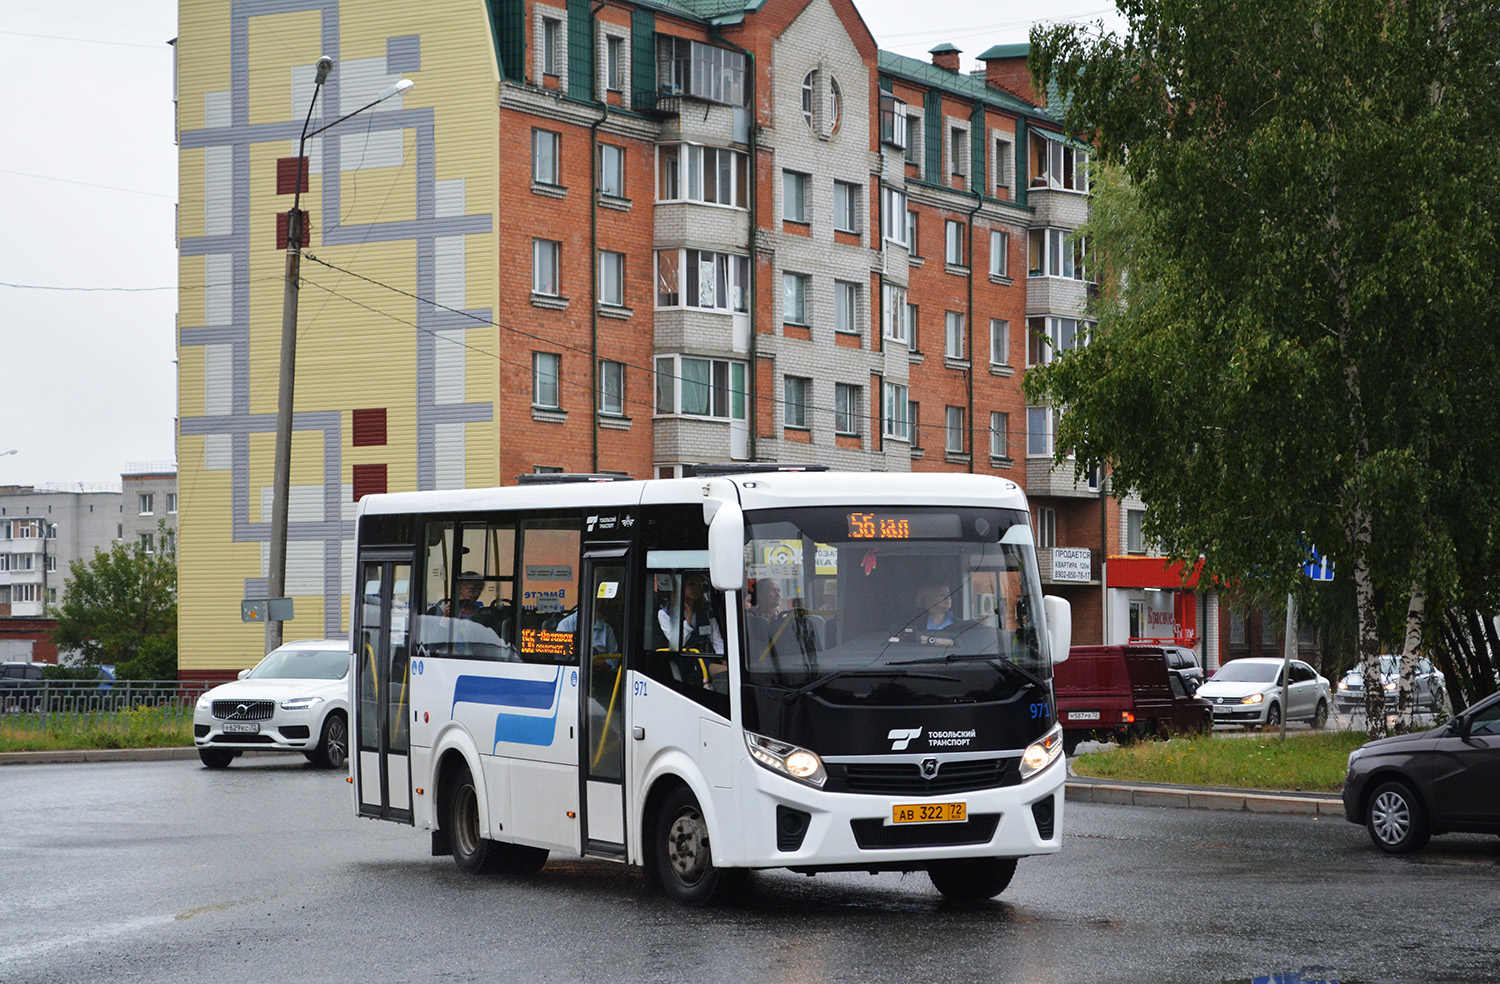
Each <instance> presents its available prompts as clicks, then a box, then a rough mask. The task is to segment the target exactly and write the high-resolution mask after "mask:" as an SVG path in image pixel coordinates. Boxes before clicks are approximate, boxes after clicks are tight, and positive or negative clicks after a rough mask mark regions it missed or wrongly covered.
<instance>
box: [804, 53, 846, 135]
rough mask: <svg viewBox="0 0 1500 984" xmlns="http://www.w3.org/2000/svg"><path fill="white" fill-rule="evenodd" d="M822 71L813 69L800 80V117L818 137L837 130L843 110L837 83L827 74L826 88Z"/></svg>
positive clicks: (831, 133)
mask: <svg viewBox="0 0 1500 984" xmlns="http://www.w3.org/2000/svg"><path fill="white" fill-rule="evenodd" d="M823 80H824V73H823V72H821V71H818V70H817V69H813V70H812V71H811V72H808V73H807V76H806V77H805V78H804V79H803V80H802V119H803V120H804V121H806V123H807V126H808V129H810V130H812V132H813V133H815V134H816V135H818V136H819V137H823V138H825V139H826V138H828V137H830V136H832V135H833V134H835V133H837V132H839V117H840V115H841V113H842V111H843V99H842V98H841V96H840V93H839V84H838V82H837V81H836V80H835V79H834V78H833V77H832V76H828V77H827V80H828V85H827V88H826V89H825V88H824V85H823Z"/></svg>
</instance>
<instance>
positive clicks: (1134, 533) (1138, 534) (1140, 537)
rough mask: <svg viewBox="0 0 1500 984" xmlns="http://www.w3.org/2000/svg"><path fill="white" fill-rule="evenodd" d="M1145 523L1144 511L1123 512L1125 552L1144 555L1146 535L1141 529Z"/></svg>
mask: <svg viewBox="0 0 1500 984" xmlns="http://www.w3.org/2000/svg"><path fill="white" fill-rule="evenodd" d="M1145 521H1146V510H1144V509H1127V510H1125V552H1126V553H1145V552H1146V535H1145V533H1144V532H1143V531H1142V527H1143V525H1144V524H1145Z"/></svg>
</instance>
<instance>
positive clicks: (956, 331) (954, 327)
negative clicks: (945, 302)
mask: <svg viewBox="0 0 1500 984" xmlns="http://www.w3.org/2000/svg"><path fill="white" fill-rule="evenodd" d="M944 340H945V345H944V348H943V355H945V356H947V357H948V358H950V359H962V358H963V357H964V316H963V313H962V312H960V311H949V312H948V315H947V318H946V319H945V320H944Z"/></svg>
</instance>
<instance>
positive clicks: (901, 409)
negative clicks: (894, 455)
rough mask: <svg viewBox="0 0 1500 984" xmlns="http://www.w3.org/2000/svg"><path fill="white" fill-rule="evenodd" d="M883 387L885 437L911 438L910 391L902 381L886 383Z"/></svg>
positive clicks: (907, 439) (902, 439)
mask: <svg viewBox="0 0 1500 984" xmlns="http://www.w3.org/2000/svg"><path fill="white" fill-rule="evenodd" d="M882 389H883V391H884V392H883V394H882V398H883V402H884V412H883V413H882V414H881V416H882V417H883V418H884V433H885V436H886V437H891V438H895V439H896V440H899V441H909V440H911V420H910V418H909V417H908V413H909V412H910V410H911V400H910V399H909V397H910V391H909V390H908V389H907V388H906V386H905V385H904V384H902V383H886V384H885V385H884V387H882Z"/></svg>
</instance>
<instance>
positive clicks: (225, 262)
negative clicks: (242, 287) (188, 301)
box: [203, 253, 234, 326]
mask: <svg viewBox="0 0 1500 984" xmlns="http://www.w3.org/2000/svg"><path fill="white" fill-rule="evenodd" d="M233 319H234V254H233V253H209V254H208V255H207V256H205V257H203V324H204V325H206V326H208V325H227V324H229V323H230V321H232V320H233Z"/></svg>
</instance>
